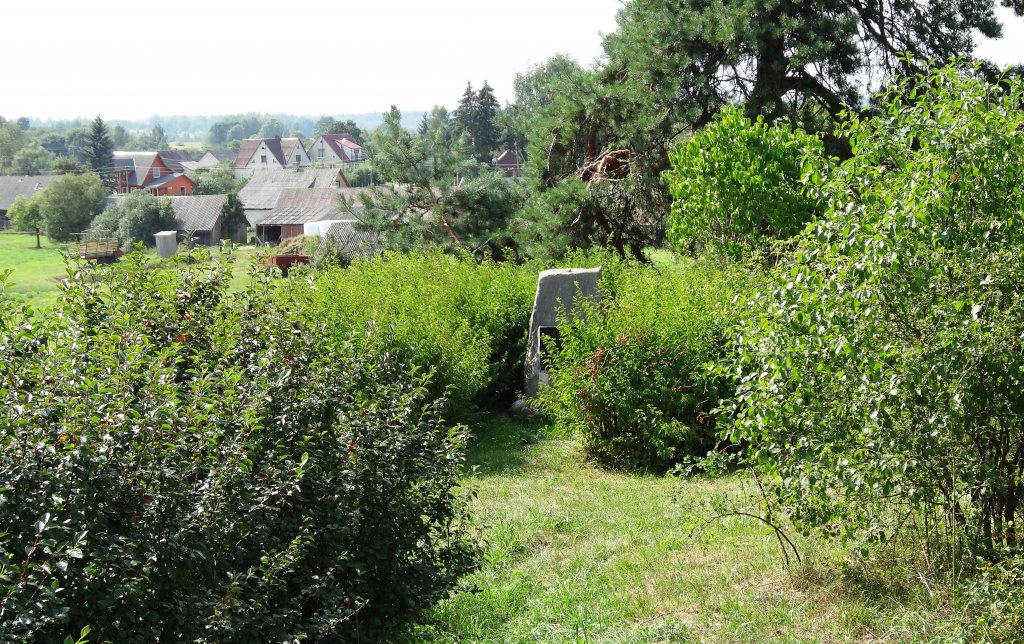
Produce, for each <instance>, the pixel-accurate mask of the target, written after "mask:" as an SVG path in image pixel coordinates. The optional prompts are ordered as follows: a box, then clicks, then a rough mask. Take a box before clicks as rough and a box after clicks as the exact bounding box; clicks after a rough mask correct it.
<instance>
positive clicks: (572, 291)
mask: <svg viewBox="0 0 1024 644" xmlns="http://www.w3.org/2000/svg"><path fill="white" fill-rule="evenodd" d="M600 279H601V268H600V267H598V268H556V269H552V270H548V271H542V272H541V274H540V275H539V276H538V277H537V295H536V297H535V298H534V300H533V313H532V314H531V315H530V337H529V340H528V344H527V348H526V364H525V367H524V369H525V375H526V387H525V391H524V394H525V395H526V397H528V398H533V397H534V396H536V395H537V390H538V388H539V387H540V385H541V384H547V383H548V382H550V377H549V375H548V373H547V371H545V368H544V360H543V357H542V355H541V348H542V344H541V338H542V337H544V336H549V337H554V338H555V339H557V338H558V321H559V317H560V316H563V315H564V316H565V318H566V319H568V320H572V319H574V318H579V317H581V316H582V315H583V313H584V310H583V306H582V304H583V302H584V301H587V300H589V301H592V302H597V301H598V300H599V299H600V294H599V293H598V291H597V282H598V280H600Z"/></svg>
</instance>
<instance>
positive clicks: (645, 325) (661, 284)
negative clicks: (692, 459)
mask: <svg viewBox="0 0 1024 644" xmlns="http://www.w3.org/2000/svg"><path fill="white" fill-rule="evenodd" d="M603 264H604V273H603V277H602V282H601V290H602V301H601V303H600V304H598V305H591V306H588V307H587V313H586V317H585V319H584V320H581V321H576V322H575V323H572V324H564V323H563V324H561V325H560V334H561V338H560V340H561V348H560V349H552V351H551V358H550V359H551V383H550V386H547V387H543V388H542V389H541V395H540V406H541V409H542V410H544V411H545V412H547V413H548V414H550V415H552V416H553V417H554V418H555V419H556V421H557V422H558V423H559V424H560V425H561V426H562V427H565V428H567V429H570V430H572V431H574V432H578V433H579V434H580V435H581V436H582V438H583V443H584V447H585V449H586V451H587V452H588V453H589V454H590V455H591V456H593V457H594V458H596V459H597V460H598V461H600V462H602V463H604V464H606V465H610V466H613V467H620V468H625V469H630V470H636V471H647V472H663V471H665V470H666V469H668V468H669V467H671V466H672V465H673V464H675V463H678V462H680V461H681V460H682V459H684V458H686V457H689V456H704V455H705V454H706V453H707V451H708V450H709V449H711V448H713V447H714V446H715V445H716V443H717V438H716V436H715V418H714V415H713V414H712V410H713V409H714V408H715V407H716V406H717V404H718V401H719V399H720V397H721V396H722V395H723V390H722V379H720V378H715V377H710V376H709V373H710V372H709V371H708V369H706V368H705V364H706V363H707V362H708V361H710V360H714V359H716V358H717V357H718V356H719V355H720V353H721V342H720V338H721V336H722V334H723V331H724V329H723V327H724V325H725V323H726V322H727V321H728V317H729V313H728V310H729V309H728V307H727V304H728V303H729V302H730V300H731V299H732V298H733V296H734V295H735V293H736V289H737V288H738V287H739V285H740V284H741V282H742V280H741V274H740V273H739V272H738V271H734V270H732V269H726V268H722V267H719V266H715V265H714V264H712V263H710V262H706V261H701V262H694V261H686V262H684V263H681V264H677V265H670V266H661V267H645V266H638V265H627V264H624V263H619V262H617V261H615V260H613V258H612V257H611V256H610V255H609V256H606V258H605V261H604V262H603Z"/></svg>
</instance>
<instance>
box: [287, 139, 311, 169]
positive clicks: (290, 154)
mask: <svg viewBox="0 0 1024 644" xmlns="http://www.w3.org/2000/svg"><path fill="white" fill-rule="evenodd" d="M296 151H298V152H302V156H304V157H308V156H309V155H308V154H306V148H304V147H302V141H300V140H299V139H295V138H290V139H281V153H282V154H283V155H284V161H285V165H287V164H288V163H290V162H291V161H293V160H294V159H295V152H296Z"/></svg>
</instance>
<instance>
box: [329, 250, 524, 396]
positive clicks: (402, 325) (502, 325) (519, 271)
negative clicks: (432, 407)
mask: <svg viewBox="0 0 1024 644" xmlns="http://www.w3.org/2000/svg"><path fill="white" fill-rule="evenodd" d="M538 270H539V268H538V267H537V266H536V265H533V264H526V265H516V264H515V263H513V262H494V261H491V260H485V261H482V262H478V261H477V260H475V259H473V258H471V257H468V256H451V255H445V254H444V253H443V252H441V251H439V250H433V251H423V252H416V253H409V254H403V253H391V254H387V255H386V256H384V257H376V258H372V259H357V260H355V261H353V262H352V264H351V265H350V266H349V267H347V268H331V269H328V270H325V271H322V272H321V273H320V274H318V275H317V278H316V288H315V289H314V292H313V294H314V300H315V304H314V306H315V307H316V308H318V309H321V310H322V311H323V315H325V316H326V320H327V323H328V325H329V326H330V327H332V328H335V329H344V330H352V331H358V330H360V329H364V328H365V327H366V325H367V324H368V323H373V324H375V325H377V326H379V327H380V328H389V327H390V328H392V329H393V332H394V334H395V338H396V341H397V342H398V343H399V344H401V345H406V346H410V347H412V360H413V362H414V363H415V364H416V365H418V366H419V367H420V368H421V369H422V370H423V371H424V372H430V373H431V381H430V385H429V388H430V390H431V392H432V393H433V394H434V395H441V394H442V393H444V392H447V393H448V396H449V404H450V406H449V410H450V411H451V412H452V413H454V414H456V415H464V414H466V413H469V412H472V411H474V410H475V409H477V408H479V407H480V406H483V407H493V406H495V405H497V404H507V403H508V402H511V399H512V396H514V394H515V392H516V391H517V390H518V389H521V388H522V378H523V376H522V370H523V359H524V357H525V355H526V334H527V327H528V325H529V320H530V310H531V308H532V304H533V296H534V291H535V288H536V283H537V272H538ZM366 342H367V344H368V345H373V344H374V343H375V342H377V338H374V337H371V338H368V339H367V340H366Z"/></svg>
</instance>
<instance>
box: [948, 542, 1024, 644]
mask: <svg viewBox="0 0 1024 644" xmlns="http://www.w3.org/2000/svg"><path fill="white" fill-rule="evenodd" d="M974 573H975V574H973V575H972V576H971V577H969V578H967V579H966V580H964V582H963V583H961V584H960V586H959V587H958V588H957V604H958V605H959V607H960V608H961V610H962V611H963V613H964V616H965V617H966V619H963V621H962V623H961V624H959V630H960V634H959V635H960V637H961V638H962V639H963V640H964V641H972V642H1020V641H1021V640H1022V639H1024V556H1022V555H1020V554H1017V555H1016V556H1013V557H1009V558H1007V559H1006V560H1005V561H1000V562H991V561H984V560H982V561H980V562H979V565H978V569H977V570H976V571H974Z"/></svg>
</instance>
